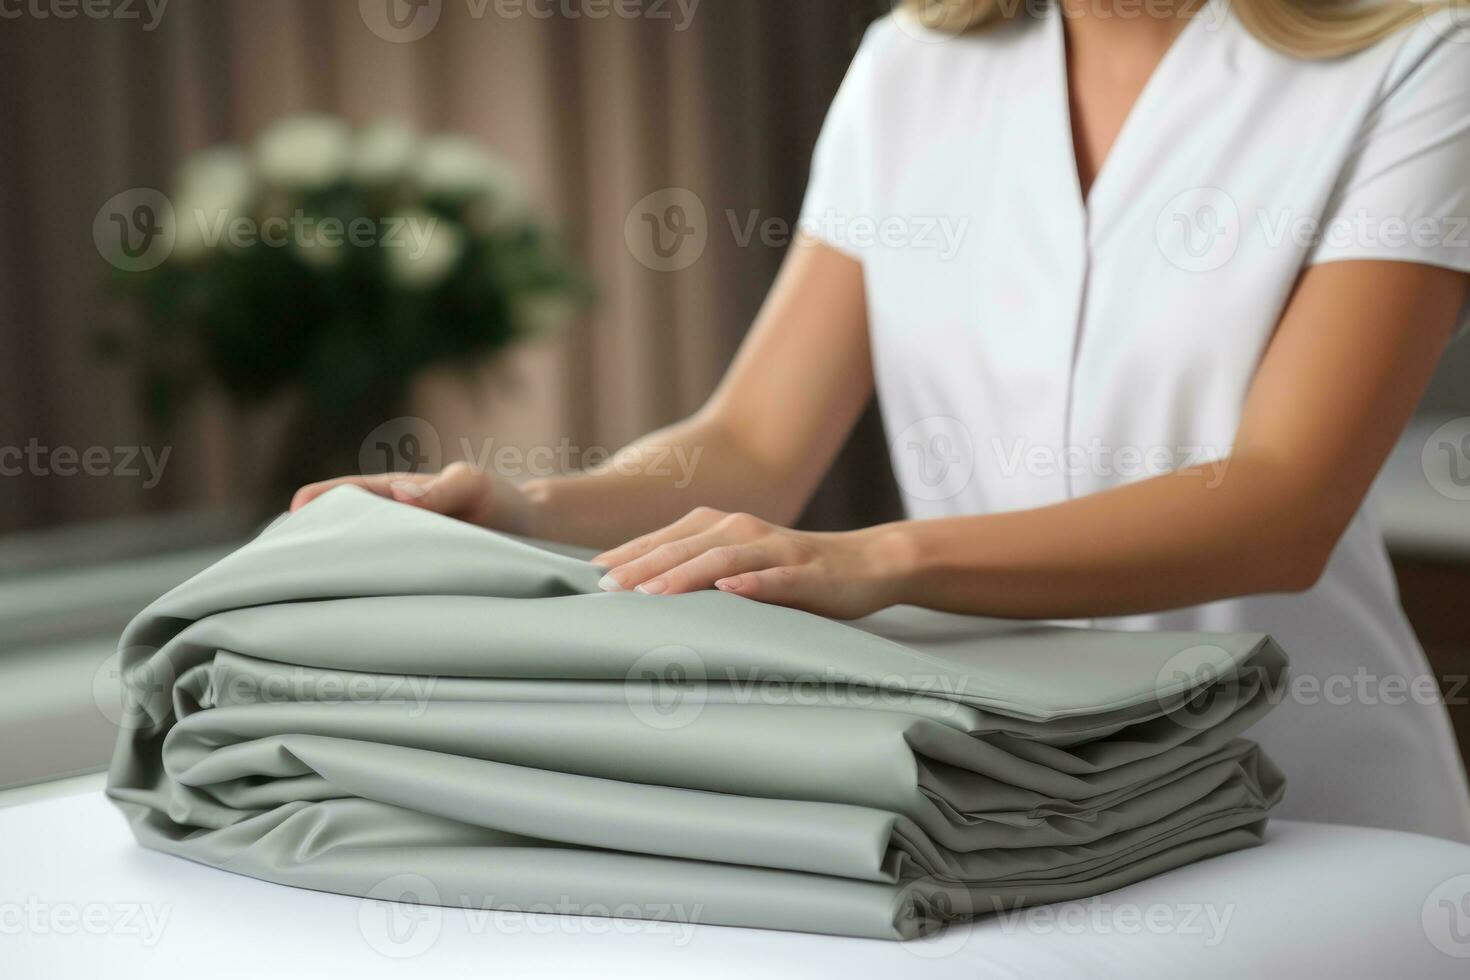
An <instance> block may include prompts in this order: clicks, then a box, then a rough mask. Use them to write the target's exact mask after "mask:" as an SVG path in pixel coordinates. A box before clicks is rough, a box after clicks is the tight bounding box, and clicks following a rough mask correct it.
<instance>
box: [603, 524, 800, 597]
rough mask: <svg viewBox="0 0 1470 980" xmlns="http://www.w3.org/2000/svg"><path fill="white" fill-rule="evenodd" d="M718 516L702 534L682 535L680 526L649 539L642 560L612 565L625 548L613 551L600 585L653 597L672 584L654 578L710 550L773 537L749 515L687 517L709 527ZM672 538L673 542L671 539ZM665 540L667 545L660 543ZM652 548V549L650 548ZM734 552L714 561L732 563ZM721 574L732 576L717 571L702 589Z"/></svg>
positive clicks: (642, 545)
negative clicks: (640, 592) (634, 590)
mask: <svg viewBox="0 0 1470 980" xmlns="http://www.w3.org/2000/svg"><path fill="white" fill-rule="evenodd" d="M712 515H713V516H714V517H715V522H714V524H713V525H709V526H708V527H707V529H706V530H703V531H699V532H698V533H695V534H692V535H687V536H678V531H679V525H678V524H674V525H670V527H669V528H667V529H665V530H664V531H660V532H657V533H655V534H653V535H650V536H649V539H648V540H647V541H639V542H635V544H636V546H637V548H636V550H641V551H644V554H643V556H642V557H640V558H634V559H632V560H631V561H627V562H624V563H622V564H616V565H615V564H612V562H613V561H614V560H615V559H616V558H617V552H620V551H622V549H621V548H619V549H615V551H614V552H609V553H608V556H607V558H606V560H607V561H608V564H609V566H610V567H609V571H608V573H607V574H606V575H604V576H603V578H602V581H601V582H600V583H599V584H600V585H601V586H602V588H603V589H605V590H606V591H609V592H618V591H622V590H624V589H633V588H639V589H640V591H643V592H647V593H649V594H650V595H657V594H658V592H657V591H655V589H659V590H662V591H668V590H669V583H668V582H660V583H659V585H658V586H654V585H653V584H652V582H653V579H655V578H658V577H659V576H662V575H664V574H665V573H666V572H669V571H672V570H673V569H675V568H678V567H679V566H680V565H683V564H684V563H686V562H690V561H693V560H694V559H695V558H698V557H699V556H701V555H703V554H705V553H706V552H708V551H712V550H715V549H721V548H724V547H726V546H730V545H749V544H754V543H755V542H757V541H760V540H762V539H764V538H766V537H768V536H770V534H771V531H772V528H771V526H770V525H768V524H766V522H765V521H762V520H759V519H758V518H755V517H751V516H750V515H749V514H723V515H721V514H718V512H706V511H695V512H694V513H692V514H690V515H689V517H686V518H685V521H684V522H681V523H685V526H686V527H689V528H695V527H700V526H701V525H707V524H708V521H709V519H710V517H711V516H712ZM669 538H672V539H673V540H667V539H669ZM660 540H662V542H663V543H658V542H659V541H660ZM650 546H651V547H650ZM732 554H733V553H732V552H728V551H726V552H722V553H721V556H720V557H717V558H716V559H712V561H720V560H728V559H729V558H730V557H731V555H732ZM720 574H728V572H721V571H718V570H716V572H715V574H712V575H711V576H710V578H709V579H708V580H707V581H705V582H704V584H703V585H701V586H698V588H707V587H709V586H710V585H712V584H714V578H715V577H717V576H718V575H720Z"/></svg>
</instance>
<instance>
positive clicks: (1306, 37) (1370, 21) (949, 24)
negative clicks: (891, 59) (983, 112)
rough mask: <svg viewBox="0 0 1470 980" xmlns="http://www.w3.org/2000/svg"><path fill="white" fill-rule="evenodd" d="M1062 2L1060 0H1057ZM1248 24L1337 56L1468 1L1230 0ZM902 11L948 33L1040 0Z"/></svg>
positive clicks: (1280, 43)
mask: <svg viewBox="0 0 1470 980" xmlns="http://www.w3.org/2000/svg"><path fill="white" fill-rule="evenodd" d="M1051 2H1060V0H1051ZM1228 2H1229V4H1230V9H1231V11H1232V12H1233V13H1234V14H1235V16H1236V18H1238V19H1239V20H1240V22H1241V23H1242V24H1243V25H1245V28H1246V29H1247V30H1249V31H1250V32H1251V33H1252V34H1254V35H1255V36H1256V37H1257V38H1258V39H1259V40H1260V41H1261V42H1262V43H1263V44H1266V45H1268V46H1270V47H1272V48H1275V49H1276V50H1278V51H1281V52H1284V53H1285V54H1289V55H1293V56H1295V57H1298V58H1313V59H1325V58H1337V57H1340V56H1342V55H1348V54H1353V53H1355V52H1358V51H1361V50H1363V49H1364V48H1368V47H1371V46H1372V45H1374V44H1377V43H1378V42H1379V41H1382V40H1383V39H1384V38H1387V37H1390V36H1392V35H1393V34H1396V33H1398V32H1399V31H1400V30H1402V29H1403V28H1404V27H1407V26H1408V25H1409V24H1411V23H1413V22H1414V21H1415V20H1418V19H1420V18H1422V17H1424V16H1425V15H1426V14H1428V13H1430V12H1432V11H1436V10H1442V9H1446V8H1449V7H1456V8H1458V9H1465V6H1466V3H1467V0H1424V2H1418V0H1387V2H1384V3H1376V4H1373V5H1371V6H1365V5H1363V4H1362V3H1360V2H1357V0H1228ZM900 7H901V9H902V12H904V13H907V14H908V15H909V16H912V17H916V18H917V19H918V20H919V22H920V23H922V24H924V25H925V26H926V27H930V28H933V29H936V30H939V31H943V32H945V33H958V32H961V31H973V30H983V29H985V28H987V27H992V26H994V25H997V24H1000V23H1004V22H1005V21H1009V20H1016V19H1019V18H1020V17H1024V16H1026V15H1028V14H1029V13H1031V12H1033V11H1034V10H1035V9H1036V8H1037V0H901V3H900Z"/></svg>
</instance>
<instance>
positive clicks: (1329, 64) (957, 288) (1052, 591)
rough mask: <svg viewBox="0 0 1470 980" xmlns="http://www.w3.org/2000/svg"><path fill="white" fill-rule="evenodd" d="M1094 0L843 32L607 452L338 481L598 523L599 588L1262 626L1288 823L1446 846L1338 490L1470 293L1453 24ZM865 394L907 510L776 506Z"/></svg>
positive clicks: (1416, 701) (1395, 412)
mask: <svg viewBox="0 0 1470 980" xmlns="http://www.w3.org/2000/svg"><path fill="white" fill-rule="evenodd" d="M1116 3H1117V6H1113V5H1112V4H1111V2H1110V0H1054V2H1053V3H1050V4H1045V3H1043V4H1042V5H1039V6H1035V7H1034V8H1031V9H1026V8H1022V9H1012V8H1013V7H1014V6H1015V5H1014V4H1007V3H1002V2H1001V0H972V2H965V3H955V2H947V3H942V4H939V5H938V6H937V8H935V9H930V8H929V7H924V8H922V9H918V10H917V13H919V14H920V15H924V14H926V13H928V14H934V15H936V16H929V17H925V16H919V17H917V18H916V17H914V16H912V14H913V13H914V12H915V11H913V10H911V11H908V12H905V13H900V14H899V15H898V16H895V17H891V18H886V19H884V20H882V21H880V22H879V23H878V24H877V25H875V26H874V27H873V28H872V29H871V30H870V31H869V33H868V36H867V37H866V39H865V41H864V43H863V45H862V48H861V50H860V51H859V53H858V55H857V57H856V59H855V61H854V63H853V65H852V68H851V69H850V71H849V74H848V77H847V79H846V81H845V82H844V84H843V87H842V89H841V91H840V92H839V94H838V96H837V99H836V101H835V103H834V105H833V107H832V110H831V113H830V115H829V117H828V121H827V123H826V126H825V129H824V131H823V135H822V137H821V139H820V141H819V144H818V147H817V151H816V154H815V160H814V167H813V176H812V183H811V186H810V189H809V191H808V197H807V202H806V206H805V210H804V215H803V228H804V229H805V230H806V231H807V237H806V239H805V240H804V241H803V243H802V245H801V247H798V248H795V249H793V250H792V252H791V254H790V256H789V257H788V259H787V261H786V264H785V267H784V269H783V270H782V272H781V274H780V276H779V278H778V280H777V282H776V284H775V286H774V288H773V291H772V293H771V295H770V298H769V300H768V302H767V304H766V306H765V308H764V309H763V311H762V312H761V314H760V316H759V318H758V320H757V322H756V324H755V326H754V328H753V329H752V331H751V334H750V336H749V338H748V339H747V341H746V342H745V344H744V347H743V349H742V350H741V352H740V354H739V356H738V357H737V358H736V360H735V363H734V364H733V366H732V367H731V368H730V371H729V374H728V376H727V377H726V378H725V380H724V381H723V383H722V384H721V385H720V387H719V389H718V390H717V391H716V392H715V393H714V395H713V396H712V397H711V399H710V400H709V402H708V404H707V405H706V406H705V407H704V408H703V409H702V410H701V411H699V412H698V413H697V414H696V415H694V416H693V417H692V418H690V419H688V420H687V421H684V422H682V423H680V424H678V425H675V426H673V427H672V428H669V429H666V430H664V431H662V432H658V433H655V434H653V435H650V436H648V437H647V438H646V439H644V440H643V441H641V442H639V443H637V444H635V445H633V446H631V447H629V448H628V449H627V450H625V453H624V456H623V459H622V465H619V466H617V467H615V468H604V469H602V470H599V471H597V472H593V473H586V474H581V475H574V476H570V477H565V478H556V479H547V480H537V481H534V482H531V483H529V484H526V485H523V486H520V487H513V486H511V485H509V484H507V483H505V482H502V481H501V480H499V479H497V478H496V477H494V476H493V475H491V474H488V473H481V472H475V471H473V470H471V469H470V468H468V467H466V466H464V465H456V466H452V467H450V468H449V469H447V470H445V471H444V472H443V473H442V474H439V475H437V476H406V475H401V474H400V475H389V476H383V477H367V478H356V477H354V478H349V480H348V481H347V482H353V483H358V484H361V485H364V486H366V487H368V488H369V489H371V490H373V491H375V492H378V493H381V494H384V495H388V496H392V497H394V498H396V499H398V500H401V501H403V502H404V503H406V504H411V505H413V506H418V507H425V508H428V509H431V510H434V511H437V512H440V513H443V514H447V515H451V516H454V517H458V518H461V519H464V520H467V521H473V522H475V523H478V524H483V525H486V526H488V527H494V528H501V529H506V530H510V531H515V532H520V533H524V534H530V535H534V536H538V537H542V538H548V539H556V540H562V541H567V542H575V543H579V544H585V545H590V546H596V547H605V548H610V550H608V551H605V552H604V553H603V554H602V555H600V556H599V557H598V558H597V561H598V562H599V563H601V564H603V565H605V566H607V568H608V569H609V571H608V575H607V577H606V578H605V579H604V582H603V584H604V587H605V588H607V589H636V590H638V591H640V592H643V593H646V594H649V595H651V596H672V595H675V594H678V593H684V592H689V591H691V590H698V589H708V588H719V589H723V590H725V591H727V592H730V593H733V594H735V595H739V596H744V597H747V598H749V599H752V600H756V601H760V602H770V603H780V604H783V605H790V606H796V607H799V608H802V609H806V610H810V611H812V612H815V613H820V614H823V615H828V616H835V617H843V618H851V617H858V616H863V615H865V614H867V613H870V612H873V611H875V610H877V609H880V608H883V607H886V606H889V605H893V604H897V603H910V604H917V605H921V606H927V607H931V608H934V609H939V610H947V611H952V612H959V613H969V614H975V615H981V616H997V617H1015V618H1037V619H1050V620H1066V621H1078V622H1081V623H1083V624H1087V625H1093V626H1097V627H1100V628H1107V629H1130V630H1142V629H1164V630H1217V631H1266V632H1270V633H1272V634H1274V635H1275V636H1276V638H1277V639H1278V640H1279V641H1280V642H1281V643H1282V645H1283V646H1284V647H1285V648H1286V649H1287V650H1288V652H1289V653H1290V654H1291V655H1292V657H1293V660H1294V665H1295V673H1296V675H1297V676H1296V681H1295V683H1294V684H1293V686H1292V688H1291V689H1290V690H1288V691H1285V692H1282V698H1283V700H1284V702H1285V703H1283V704H1281V705H1280V706H1279V707H1278V708H1277V709H1276V711H1275V712H1274V713H1273V714H1272V715H1271V716H1270V717H1269V718H1268V719H1267V720H1266V722H1265V723H1264V724H1263V725H1261V726H1260V727H1259V728H1258V729H1257V730H1256V734H1257V735H1258V736H1259V738H1260V740H1261V741H1262V743H1263V744H1264V745H1265V746H1266V747H1267V748H1268V749H1269V751H1270V752H1271V754H1272V755H1273V756H1274V757H1275V758H1276V760H1277V761H1278V762H1279V763H1280V764H1281V765H1282V766H1283V768H1284V769H1285V770H1286V772H1287V774H1288V776H1289V779H1290V787H1291V790H1290V794H1289V799H1288V802H1287V804H1286V806H1285V807H1284V809H1283V813H1284V814H1286V815H1289V816H1294V817H1299V818H1307V819H1317V820H1330V821H1339V822H1347V823H1354V824H1364V825H1373V826H1381V827H1397V828H1402V829H1406V830H1413V831H1418V832H1422V833H1427V834H1434V835H1438V836H1443V837H1451V838H1458V839H1465V840H1470V796H1467V792H1466V785H1465V775H1464V770H1463V767H1462V764H1461V762H1460V759H1459V757H1458V754H1457V752H1456V750H1455V746H1454V742H1453V739H1452V736H1451V732H1450V728H1449V725H1448V722H1447V718H1446V715H1445V712H1444V709H1443V706H1442V704H1440V703H1439V702H1438V700H1437V692H1435V691H1434V690H1433V685H1432V675H1430V672H1429V668H1428V666H1427V664H1426V662H1425V659H1424V655H1423V653H1422V651H1421V650H1420V649H1419V647H1418V645H1417V643H1416V641H1415V639H1414V635H1413V633H1412V631H1411V630H1410V628H1409V626H1408V623H1407V622H1406V620H1405V618H1404V615H1403V613H1402V611H1401V609H1400V608H1399V605H1398V601H1397V596H1396V593H1395V589H1394V584H1393V576H1392V573H1391V569H1390V566H1389V563H1388V560H1387V557H1386V555H1385V551H1384V548H1383V544H1382V541H1381V537H1380V534H1379V530H1378V527H1377V524H1376V521H1375V517H1374V508H1373V507H1372V506H1371V502H1367V498H1368V495H1369V491H1370V485H1371V484H1372V482H1373V479H1374V477H1375V475H1376V474H1377V472H1378V470H1379V469H1380V467H1381V465H1382V464H1383V461H1384V459H1385V458H1386V456H1387V454H1388V452H1389V450H1390V448H1391V447H1392V446H1393V445H1394V443H1395V441H1396V439H1397V438H1398V437H1399V435H1400V434H1401V432H1402V430H1403V429H1404V427H1405V425H1406V423H1407V421H1408V420H1409V418H1410V416H1411V414H1412V412H1413V410H1414V408H1415V405H1416V403H1417V402H1418V400H1419V397H1420V395H1421V393H1422V392H1423V389H1424V387H1425V385H1426V384H1427V382H1428V379H1429V377H1430V375H1431V373H1432V371H1433V369H1434V366H1435V362H1436V361H1437V359H1438V358H1439V356H1440V354H1441V352H1442V351H1443V349H1444V347H1445V345H1446V344H1447V342H1448V341H1449V340H1450V338H1451V336H1452V334H1453V333H1454V332H1455V329H1456V326H1457V324H1459V322H1460V321H1461V319H1462V315H1463V313H1464V311H1465V309H1466V305H1467V294H1470V233H1467V232H1466V225H1467V222H1466V220H1465V216H1466V215H1470V32H1467V31H1466V30H1464V29H1463V28H1461V27H1458V26H1457V25H1456V22H1455V17H1454V11H1444V10H1441V11H1438V12H1429V11H1425V10H1424V9H1422V8H1417V7H1412V6H1409V5H1402V6H1401V5H1398V4H1393V5H1390V6H1385V7H1377V8H1372V9H1364V8H1362V7H1361V6H1354V5H1350V4H1348V3H1343V4H1342V5H1341V6H1340V8H1337V7H1334V8H1331V9H1324V5H1323V4H1322V3H1314V4H1311V5H1308V4H1306V3H1305V0H1249V2H1246V0H1237V3H1236V4H1235V6H1234V9H1233V10H1231V11H1226V10H1224V9H1223V8H1221V7H1216V6H1200V7H1198V8H1195V7H1192V6H1179V7H1175V8H1167V7H1166V6H1164V5H1163V4H1162V3H1161V2H1156V3H1153V4H1150V5H1144V6H1140V5H1138V4H1134V3H1131V2H1130V0H1116ZM931 6H933V5H931ZM925 21H927V22H928V26H925ZM952 28H963V30H956V29H952ZM936 227H942V228H947V229H950V230H951V231H954V232H956V233H955V234H954V235H953V236H952V239H953V241H952V242H951V247H943V248H941V247H936V243H937V242H938V241H939V239H938V238H937V237H936V236H935V235H934V234H933V230H934V229H935V228H936ZM875 390H876V392H877V394H878V396H879V399H880V402H881V405H882V408H883V412H884V416H885V421H886V424H887V426H888V429H889V435H890V437H891V439H892V451H893V462H894V466H895V470H896V472H897V474H898V477H899V482H900V484H901V485H902V488H903V490H904V492H905V497H906V503H907V511H908V517H909V519H908V520H905V521H902V522H899V523H895V524H889V525H884V526H880V527H872V528H865V529H862V530H856V531H850V532H844V533H832V534H816V533H806V532H800V531H794V530H790V529H788V526H789V525H790V524H791V523H792V522H793V521H794V520H795V519H796V517H797V516H798V514H799V513H800V512H801V510H802V507H803V505H804V503H805V502H806V500H807V498H808V496H809V495H810V494H811V493H812V492H813V490H814V488H815V487H816V485H817V483H818V481H819V480H820V478H821V477H822V474H823V472H824V470H826V469H827V467H828V466H829V464H830V463H831V461H832V459H833V457H834V455H835V454H836V452H837V450H838V448H839V446H840V445H841V444H842V442H843V440H844V438H845V436H846V435H847V433H848V431H849V429H850V428H851V426H852V425H853V424H854V422H855V420H856V419H857V417H858V415H859V413H860V412H861V410H862V409H863V407H864V405H865V404H866V402H867V401H868V399H869V398H870V396H871V395H872V394H873V393H874V391H875ZM669 447H675V448H679V449H682V450H683V451H684V452H685V453H686V454H689V457H690V458H692V455H693V453H695V452H696V451H700V452H702V456H700V457H698V458H699V460H700V462H699V466H698V467H697V469H696V472H695V476H694V479H693V481H692V482H684V481H680V482H679V483H678V484H677V485H676V483H675V481H674V480H673V478H671V477H670V476H668V475H667V472H668V469H667V467H662V466H645V467H642V468H641V470H640V468H639V467H638V465H637V462H638V461H639V460H640V459H642V460H645V461H647V460H652V459H653V458H654V457H655V455H657V458H659V459H662V458H664V456H665V455H666V453H667V450H668V449H669ZM340 482H344V481H340V480H338V481H330V482H328V483H323V484H316V485H313V486H310V487H306V488H303V489H302V490H301V491H300V492H299V493H298V495H297V497H296V500H295V501H294V502H293V507H300V506H304V505H305V504H306V503H308V502H309V501H310V500H312V499H313V498H314V497H316V496H318V495H319V494H321V493H323V492H324V491H325V490H327V489H329V488H330V487H332V486H334V485H336V484H337V483H340ZM696 504H697V505H698V506H694V505H696ZM649 601H659V600H654V599H650V600H649ZM1426 684H1427V685H1428V686H1429V688H1430V690H1428V691H1427V692H1426Z"/></svg>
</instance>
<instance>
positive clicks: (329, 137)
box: [255, 116, 352, 190]
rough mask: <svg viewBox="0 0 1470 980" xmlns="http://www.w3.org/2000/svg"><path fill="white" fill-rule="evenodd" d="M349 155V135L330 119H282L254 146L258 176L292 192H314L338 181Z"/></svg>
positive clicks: (344, 128)
mask: <svg viewBox="0 0 1470 980" xmlns="http://www.w3.org/2000/svg"><path fill="white" fill-rule="evenodd" d="M351 154H352V133H351V131H350V130H349V129H348V128H347V124H346V123H344V122H342V121H341V120H339V119H333V118H332V117H331V116H295V117H293V118H290V119H283V120H281V121H280V122H278V123H276V124H275V125H273V126H271V127H270V128H269V129H267V130H266V131H265V132H264V133H262V134H261V135H260V139H259V140H257V141H256V144H255V157H256V162H257V165H258V166H259V168H260V175H261V176H262V177H263V178H265V179H266V180H267V181H270V182H271V183H273V184H276V185H277V186H279V187H284V188H288V189H291V190H315V189H317V188H320V187H325V186H326V185H327V184H330V183H331V182H332V181H334V180H337V179H339V178H340V177H342V175H343V174H345V173H346V172H347V162H348V160H349V159H350V158H351Z"/></svg>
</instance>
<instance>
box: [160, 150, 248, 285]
mask: <svg viewBox="0 0 1470 980" xmlns="http://www.w3.org/2000/svg"><path fill="white" fill-rule="evenodd" d="M177 187H178V192H177V193H176V195H175V201H176V203H175V206H174V221H175V222H176V224H177V229H176V235H175V240H174V254H175V255H176V256H177V257H179V258H181V259H184V260H188V259H192V258H195V257H197V256H199V255H201V254H203V253H204V251H205V250H206V249H207V248H210V247H213V246H217V245H219V244H221V243H223V242H225V241H226V240H227V232H228V226H229V223H230V221H231V220H232V219H234V218H235V217H236V216H238V215H239V214H240V213H242V212H243V211H245V210H246V209H247V208H248V207H249V206H250V201H251V198H252V196H253V195H254V193H255V175H254V174H253V173H252V172H251V170H250V162H249V161H248V160H247V159H246V158H245V154H244V153H242V152H241V151H240V150H239V149H238V148H236V147H233V146H222V147H217V148H215V149H212V150H205V151H204V152H203V153H197V154H195V155H194V156H192V157H190V158H189V159H188V160H187V161H185V163H184V165H183V167H181V168H180V169H179V175H178V180H177Z"/></svg>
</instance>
